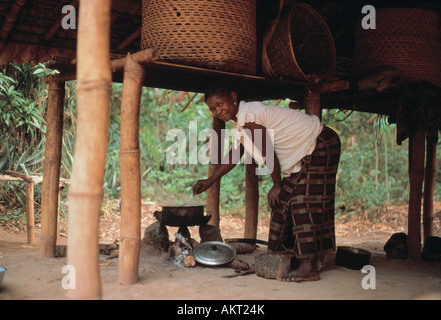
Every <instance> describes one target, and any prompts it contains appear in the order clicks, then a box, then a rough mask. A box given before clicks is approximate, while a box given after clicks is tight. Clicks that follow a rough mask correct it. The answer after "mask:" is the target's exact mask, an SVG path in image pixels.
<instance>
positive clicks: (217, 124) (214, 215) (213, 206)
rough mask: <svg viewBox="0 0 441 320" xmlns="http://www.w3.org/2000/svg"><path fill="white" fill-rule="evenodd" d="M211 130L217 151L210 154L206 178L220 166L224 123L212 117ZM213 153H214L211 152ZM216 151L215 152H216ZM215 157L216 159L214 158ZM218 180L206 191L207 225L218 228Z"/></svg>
mask: <svg viewBox="0 0 441 320" xmlns="http://www.w3.org/2000/svg"><path fill="white" fill-rule="evenodd" d="M212 123H213V130H214V132H215V133H216V134H217V137H218V138H217V150H216V149H215V148H214V149H215V150H212V151H211V152H212V153H211V154H210V157H211V159H210V164H209V166H208V176H211V175H212V174H213V173H214V172H215V171H216V169H217V167H218V166H219V165H220V163H221V161H222V155H223V152H222V151H223V150H222V147H223V143H222V139H221V132H222V129H225V122H223V121H222V120H220V119H217V118H215V117H213V122H212ZM213 151H214V152H213ZM216 151H217V152H216ZM216 157H217V158H216ZM220 180H221V179H219V180H218V181H216V182H215V183H214V184H213V185H212V186H211V187H210V188H208V190H207V214H208V215H211V219H210V221H209V222H208V224H209V225H212V226H215V227H217V228H219V224H220V214H219V203H220V199H219V198H220Z"/></svg>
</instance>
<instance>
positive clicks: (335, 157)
mask: <svg viewBox="0 0 441 320" xmlns="http://www.w3.org/2000/svg"><path fill="white" fill-rule="evenodd" d="M205 102H206V103H207V105H208V107H209V109H210V111H211V112H212V113H213V116H214V117H216V118H219V119H221V120H223V121H225V122H227V121H230V120H232V121H234V122H235V135H234V136H235V139H237V140H239V141H240V145H239V146H238V148H239V151H240V152H234V151H235V146H234V143H233V148H231V149H230V152H229V153H228V155H227V157H228V159H226V160H224V161H223V162H222V164H221V165H220V166H219V167H218V169H217V170H216V171H215V172H214V173H213V175H211V176H210V177H208V179H204V180H199V181H198V182H197V183H196V184H195V185H194V187H193V193H194V194H198V193H201V192H203V191H205V190H207V189H208V188H209V187H210V186H211V185H212V184H213V183H214V182H215V181H216V180H218V179H220V178H221V177H222V176H223V175H224V174H226V173H228V172H229V171H230V170H231V169H233V168H234V166H235V165H236V164H237V163H238V162H239V159H240V157H241V156H242V155H243V153H244V150H246V151H247V152H248V153H249V154H250V155H252V156H253V158H254V159H255V160H256V161H257V162H258V163H260V164H264V165H266V166H267V168H269V171H270V174H271V177H272V182H273V186H272V188H271V189H270V191H269V192H268V203H269V205H270V207H271V221H270V230H269V237H268V251H269V252H273V251H282V250H293V251H294V252H295V253H296V258H297V259H298V260H299V262H300V264H299V266H298V268H297V269H295V270H291V271H290V272H289V273H288V274H286V275H284V276H282V277H280V279H279V280H282V281H310V280H319V279H320V276H319V271H320V270H321V269H322V267H323V263H324V258H325V256H326V254H327V252H329V251H331V250H334V249H335V233H334V199H335V181H336V173H337V168H338V162H339V159H340V139H339V137H338V136H337V134H336V133H335V132H334V131H333V130H331V129H330V128H328V127H326V126H323V125H322V124H321V123H320V120H319V119H318V117H316V116H310V115H306V114H303V113H302V112H299V111H296V110H292V109H287V108H282V107H276V106H268V105H265V104H263V103H261V102H243V101H239V100H238V96H237V93H236V92H234V91H232V90H230V89H228V88H227V87H221V86H219V87H216V88H214V89H211V90H209V91H208V92H207V93H206V94H205ZM262 136H263V137H268V136H272V139H265V138H263V139H260V140H259V137H262ZM253 147H254V148H253ZM270 162H271V163H270ZM282 175H283V179H282Z"/></svg>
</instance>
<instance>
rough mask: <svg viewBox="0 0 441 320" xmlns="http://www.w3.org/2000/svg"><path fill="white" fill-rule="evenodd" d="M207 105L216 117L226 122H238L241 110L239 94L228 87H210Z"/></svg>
mask: <svg viewBox="0 0 441 320" xmlns="http://www.w3.org/2000/svg"><path fill="white" fill-rule="evenodd" d="M205 103H206V104H207V105H208V108H209V110H210V112H211V113H212V114H213V116H214V117H216V118H218V119H221V120H223V121H225V122H227V121H229V120H234V121H235V120H236V114H237V111H238V109H239V101H238V97H237V93H236V92H235V91H233V90H232V89H231V88H230V87H228V86H226V85H216V86H213V87H210V88H209V89H208V90H207V92H206V93H205Z"/></svg>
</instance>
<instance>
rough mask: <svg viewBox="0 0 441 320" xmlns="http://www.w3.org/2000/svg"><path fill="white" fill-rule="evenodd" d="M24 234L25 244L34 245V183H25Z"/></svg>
mask: <svg viewBox="0 0 441 320" xmlns="http://www.w3.org/2000/svg"><path fill="white" fill-rule="evenodd" d="M25 190H26V234H27V243H28V244H34V243H35V219H34V218H35V214H34V183H33V182H26V185H25Z"/></svg>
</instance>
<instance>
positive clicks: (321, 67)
mask: <svg viewBox="0 0 441 320" xmlns="http://www.w3.org/2000/svg"><path fill="white" fill-rule="evenodd" d="M273 26H274V29H273V30H269V31H268V33H267V35H266V39H267V40H268V41H264V42H265V43H264V49H263V50H264V52H263V53H262V67H263V71H264V73H265V74H266V75H267V76H268V77H277V78H282V79H292V80H306V81H309V82H313V81H315V80H316V79H317V78H319V77H320V76H323V75H329V74H332V73H333V72H334V68H335V63H336V54H335V46H334V40H333V38H332V35H331V32H330V31H329V28H328V26H327V25H326V23H325V21H324V20H323V19H322V17H321V16H320V14H319V13H318V12H317V11H316V10H315V9H314V8H312V7H311V6H310V5H308V4H305V3H298V4H295V5H293V6H292V7H291V9H290V10H285V11H284V12H283V13H282V14H281V16H280V19H279V20H278V21H276V24H274V25H273ZM268 36H269V38H268Z"/></svg>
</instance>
